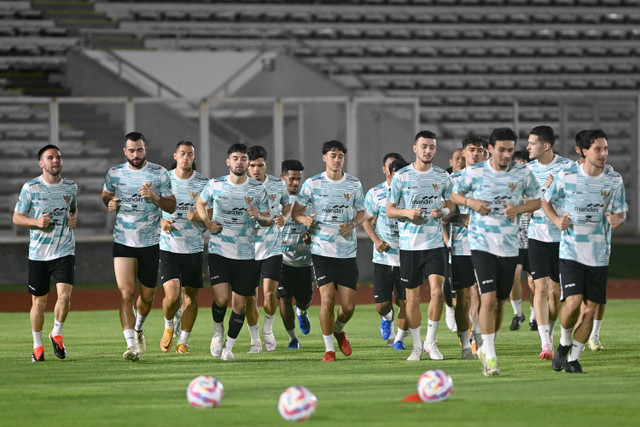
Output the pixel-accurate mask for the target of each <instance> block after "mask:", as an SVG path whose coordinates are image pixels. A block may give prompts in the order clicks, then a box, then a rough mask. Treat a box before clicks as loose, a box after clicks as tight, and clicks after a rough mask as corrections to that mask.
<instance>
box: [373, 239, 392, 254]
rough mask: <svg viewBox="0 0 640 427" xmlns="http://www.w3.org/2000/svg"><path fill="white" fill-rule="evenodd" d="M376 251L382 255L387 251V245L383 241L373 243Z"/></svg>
mask: <svg viewBox="0 0 640 427" xmlns="http://www.w3.org/2000/svg"><path fill="white" fill-rule="evenodd" d="M375 248H376V251H378V252H380V253H383V252H386V251H387V250H388V249H389V244H388V243H387V242H385V241H384V240H379V241H377V242H376V243H375Z"/></svg>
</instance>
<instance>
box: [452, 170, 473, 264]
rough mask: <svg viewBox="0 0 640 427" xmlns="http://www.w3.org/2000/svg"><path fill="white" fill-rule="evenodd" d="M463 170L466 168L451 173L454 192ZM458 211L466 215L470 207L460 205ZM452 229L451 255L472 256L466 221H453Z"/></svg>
mask: <svg viewBox="0 0 640 427" xmlns="http://www.w3.org/2000/svg"><path fill="white" fill-rule="evenodd" d="M463 171H464V169H463V170H461V171H458V172H455V173H454V174H453V175H451V182H452V184H453V186H452V189H451V190H452V191H451V192H454V191H453V189H454V188H455V185H456V184H457V183H458V181H459V179H460V177H461V176H462V173H463ZM449 198H451V195H449ZM458 211H459V212H460V214H462V215H466V214H468V213H469V208H468V207H466V206H458ZM450 230H451V232H450V233H449V241H450V242H451V244H450V246H451V255H454V256H470V255H471V249H469V230H468V229H467V227H466V226H465V225H464V223H463V222H462V221H452V222H451V224H450Z"/></svg>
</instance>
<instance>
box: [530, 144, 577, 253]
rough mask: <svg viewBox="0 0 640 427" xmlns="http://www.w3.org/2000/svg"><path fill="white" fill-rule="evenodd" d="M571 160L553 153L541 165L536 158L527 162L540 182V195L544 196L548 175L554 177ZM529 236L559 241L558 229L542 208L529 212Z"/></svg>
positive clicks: (542, 239)
mask: <svg viewBox="0 0 640 427" xmlns="http://www.w3.org/2000/svg"><path fill="white" fill-rule="evenodd" d="M572 163H573V162H572V161H571V160H569V159H567V158H566V157H562V156H559V155H557V154H556V155H555V157H554V158H553V160H552V161H551V162H550V163H549V164H547V165H542V164H540V162H538V160H533V161H531V162H529V164H528V165H527V167H528V168H529V169H530V170H531V172H533V175H534V176H535V177H536V179H537V180H538V184H540V189H541V195H542V197H544V193H545V192H546V191H547V187H546V186H545V182H546V180H547V178H548V177H549V175H551V176H553V177H555V176H556V175H557V174H558V172H560V171H561V170H563V169H566V168H567V167H569V166H570V165H571V164H572ZM529 238H530V239H534V240H538V241H540V242H559V241H560V229H559V228H558V227H556V225H555V224H554V223H553V222H551V220H550V219H549V218H548V217H547V215H545V213H544V211H543V210H542V208H540V209H538V210H537V211H535V212H533V213H532V214H531V221H529Z"/></svg>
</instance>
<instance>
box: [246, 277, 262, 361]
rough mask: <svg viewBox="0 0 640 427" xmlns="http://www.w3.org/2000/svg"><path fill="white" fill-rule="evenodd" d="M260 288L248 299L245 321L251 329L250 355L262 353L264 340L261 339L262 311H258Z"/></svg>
mask: <svg viewBox="0 0 640 427" xmlns="http://www.w3.org/2000/svg"><path fill="white" fill-rule="evenodd" d="M259 288H260V287H259V286H258V287H257V288H256V291H255V294H254V295H252V296H250V297H247V313H246V317H245V320H246V322H247V327H248V328H249V337H250V338H251V346H250V347H249V353H260V352H261V351H262V340H261V339H260V327H259V325H258V322H259V321H260V311H259V309H258V292H259V291H260V290H259Z"/></svg>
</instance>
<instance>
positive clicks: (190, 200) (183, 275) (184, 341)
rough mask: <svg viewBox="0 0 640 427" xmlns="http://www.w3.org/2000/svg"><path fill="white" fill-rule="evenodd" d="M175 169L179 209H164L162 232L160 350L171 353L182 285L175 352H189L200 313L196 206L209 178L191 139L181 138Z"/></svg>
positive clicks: (200, 236)
mask: <svg viewBox="0 0 640 427" xmlns="http://www.w3.org/2000/svg"><path fill="white" fill-rule="evenodd" d="M173 158H174V160H175V161H176V165H175V168H174V169H172V170H171V171H169V178H170V179H171V188H172V189H173V194H174V196H175V198H176V210H175V212H174V213H172V214H169V213H167V212H162V219H161V226H162V231H163V233H161V234H160V280H162V286H163V287H164V294H165V295H164V299H163V300H162V311H163V313H164V333H163V334H162V339H161V340H160V350H162V351H163V352H165V353H166V352H168V351H169V350H171V346H172V345H173V338H174V330H175V328H176V327H177V325H175V324H174V316H175V315H176V313H177V312H178V309H179V308H180V300H181V290H182V289H181V288H183V289H184V310H183V312H182V320H181V322H182V331H181V332H180V337H179V338H178V343H177V345H176V353H189V352H190V350H189V344H188V340H189V335H190V334H191V330H192V328H193V324H194V322H195V320H196V316H197V315H198V289H200V288H202V286H203V285H202V261H203V256H202V254H203V250H204V232H205V231H206V228H204V224H203V223H202V221H201V220H200V217H199V216H198V213H197V212H196V211H195V209H194V206H195V204H196V201H197V200H198V197H199V196H200V192H201V191H202V189H203V188H204V186H205V185H206V184H207V182H208V181H209V180H208V178H207V177H205V176H204V175H202V174H201V173H199V172H196V170H195V167H196V149H195V147H194V145H193V143H192V142H191V141H180V142H178V144H177V145H176V151H175V153H173Z"/></svg>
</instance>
